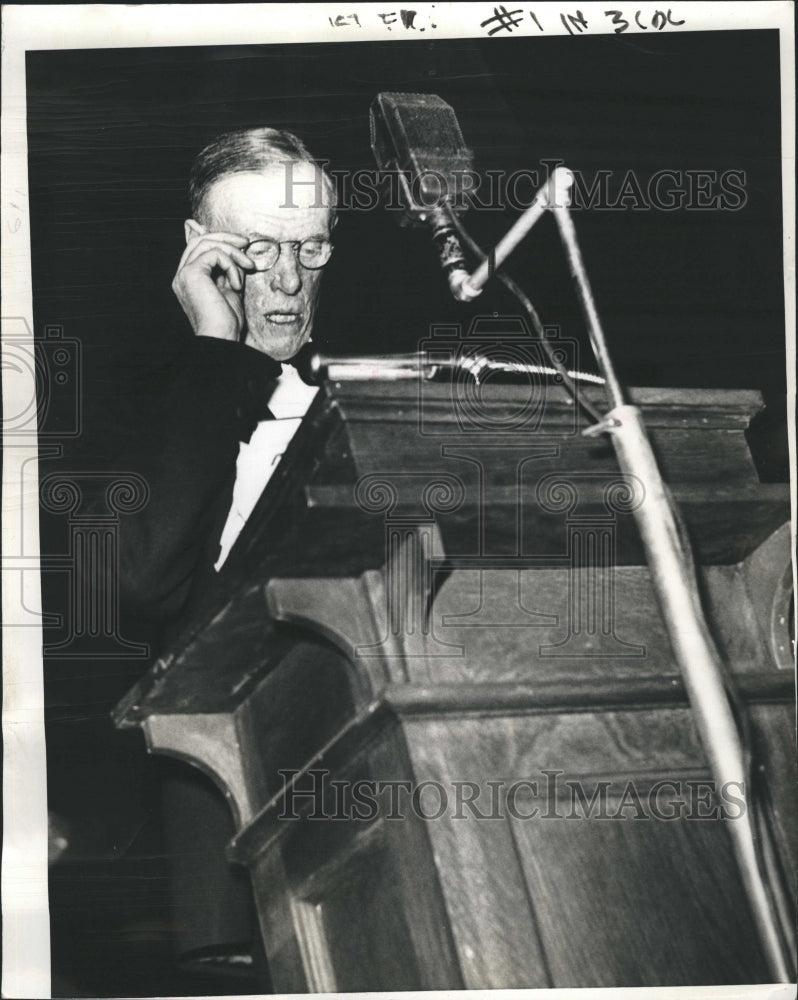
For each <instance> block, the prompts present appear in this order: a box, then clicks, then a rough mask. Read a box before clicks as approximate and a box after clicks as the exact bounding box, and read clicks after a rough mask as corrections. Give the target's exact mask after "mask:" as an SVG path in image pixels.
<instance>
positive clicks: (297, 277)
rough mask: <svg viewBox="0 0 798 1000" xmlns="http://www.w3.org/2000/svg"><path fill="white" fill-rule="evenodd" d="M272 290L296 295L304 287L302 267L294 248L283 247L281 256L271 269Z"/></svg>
mask: <svg viewBox="0 0 798 1000" xmlns="http://www.w3.org/2000/svg"><path fill="white" fill-rule="evenodd" d="M271 273H272V281H271V284H272V288H273V289H274V290H275V291H279V292H284V293H285V294H286V295H296V293H297V292H298V291H299V289H300V288H301V287H302V265H301V264H300V263H299V261H298V260H297V256H296V253H295V252H294V248H293V247H291V246H283V247H281V252H280V256H279V257H278V258H277V261H276V262H275V264H274V267H272V269H271Z"/></svg>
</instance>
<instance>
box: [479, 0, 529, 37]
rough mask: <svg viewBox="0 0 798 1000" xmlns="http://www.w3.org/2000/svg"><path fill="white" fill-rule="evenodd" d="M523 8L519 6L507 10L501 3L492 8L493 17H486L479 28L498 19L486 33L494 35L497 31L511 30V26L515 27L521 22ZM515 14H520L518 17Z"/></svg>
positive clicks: (485, 26)
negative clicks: (494, 25) (493, 26)
mask: <svg viewBox="0 0 798 1000" xmlns="http://www.w3.org/2000/svg"><path fill="white" fill-rule="evenodd" d="M523 13H524V12H523V10H522V9H521V8H520V7H519V8H518V10H511V11H508V10H507V8H506V7H505V6H503V5H501V4H500V5H499V6H498V7H494V8H493V17H489V18H487V19H486V20H485V21H483V22H482V23H481V24H480V28H487V26H488V25H489V24H493V22H494V21H498V24H497V25H496V27H495V28H491V30H490V31H489V32H488V35H495V34H496V33H497V32H498V31H507V32H512V30H513V28H517V27H518V25H519V24H520V23H521V20H522V18H523ZM516 15H521V16H520V17H518V16H516Z"/></svg>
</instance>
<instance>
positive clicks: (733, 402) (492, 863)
mask: <svg viewBox="0 0 798 1000" xmlns="http://www.w3.org/2000/svg"><path fill="white" fill-rule="evenodd" d="M533 390H534V391H533ZM585 391H586V392H587V393H589V394H592V393H593V392H594V390H593V389H589V390H585ZM630 399H631V401H632V402H635V403H636V404H637V405H639V406H640V407H641V408H642V410H643V413H644V417H645V419H646V422H647V426H648V428H649V432H650V435H651V438H652V442H653V444H654V447H655V450H656V451H657V454H658V457H659V459H660V462H661V467H662V470H663V474H664V476H665V479H666V481H667V482H668V484H669V485H670V487H671V489H672V492H673V494H674V496H675V498H676V500H677V501H678V502H679V504H680V506H681V509H682V511H683V514H684V517H685V520H686V522H687V525H688V529H689V532H690V535H691V538H692V541H693V545H694V551H695V553H696V559H697V562H698V564H699V566H698V569H699V576H700V582H701V586H702V588H703V593H704V598H705V606H706V609H707V611H708V615H709V620H710V623H711V627H712V629H713V632H714V635H715V638H716V640H717V642H718V644H719V646H720V648H721V650H722V652H723V654H724V656H725V659H726V662H727V663H728V664H729V666H730V668H731V670H732V671H733V673H734V674H735V675H736V679H737V682H738V685H739V688H740V690H741V692H742V694H743V696H744V698H745V700H746V701H747V703H748V705H749V706H750V713H751V718H752V722H753V733H754V744H755V752H756V759H757V763H758V771H757V774H758V775H759V777H761V778H762V779H764V780H763V784H765V785H766V787H767V790H768V792H769V798H768V802H769V805H768V808H769V810H770V819H771V822H772V825H773V828H774V830H775V835H776V839H777V843H778V848H779V851H780V855H781V863H782V865H783V867H784V869H785V871H786V872H788V873H789V876H790V877H792V875H793V873H794V869H795V863H794V859H795V850H794V843H793V841H792V839H791V838H792V837H793V836H794V834H795V832H796V831H798V808H796V794H795V792H796V778H795V765H794V761H795V750H794V746H793V731H794V698H793V690H794V676H793V667H792V653H791V649H790V636H789V617H790V600H791V587H792V584H791V571H790V549H791V545H790V537H789V525H788V524H787V523H786V522H787V521H788V519H789V500H788V490H787V487H786V486H781V485H766V484H761V483H760V482H759V480H758V477H757V474H756V471H755V468H754V465H753V463H752V460H751V457H750V454H749V451H748V448H747V444H746V439H745V430H746V428H747V426H748V423H749V420H750V417H751V416H752V415H753V414H754V413H755V412H756V410H757V409H758V408H760V406H761V401H760V399H759V396H758V394H757V393H754V392H747V391H735V392H728V391H715V390H711V391H710V390H707V391H692V390H691V391H687V390H654V389H638V390H632V391H631V392H630ZM595 400H596V402H597V403H598V404H599V405H600V403H601V400H602V393H601V390H599V389H596V390H595ZM638 485H639V484H636V483H635V482H634V481H632V480H630V479H629V478H628V477H627V478H624V477H623V476H621V474H620V473H619V472H618V470H617V466H616V464H615V460H614V457H613V454H612V451H611V448H610V446H609V444H608V443H607V442H606V441H603V440H600V439H599V440H597V439H591V440H589V439H586V438H584V437H582V436H581V435H580V433H579V427H578V425H577V419H576V415H575V413H574V408H573V406H572V405H571V403H570V401H569V399H568V397H567V396H566V394H565V393H564V392H563V391H562V389H561V388H559V387H556V386H553V387H552V386H549V387H546V386H537V387H532V390H531V389H530V386H529V385H526V384H524V385H508V384H505V385H500V386H493V384H492V383H487V384H486V385H485V386H484V387H483V390H482V391H481V392H480V393H476V394H475V393H474V390H473V389H470V388H469V387H468V386H466V385H462V386H461V385H459V384H446V385H443V384H436V383H433V382H429V383H420V384H416V383H402V382H396V383H384V382H383V383H367V382H350V383H343V384H336V383H331V384H328V385H326V386H325V387H324V388H323V389H322V390H321V391H320V393H319V395H318V397H317V398H316V400H315V402H314V404H313V406H312V408H311V410H310V411H309V413H308V415H307V417H306V418H305V421H304V422H303V425H302V427H301V428H300V430H299V432H298V434H297V436H296V437H295V438H294V440H293V442H292V443H291V446H290V448H289V450H288V452H287V453H286V455H285V456H284V458H283V460H282V462H281V464H280V466H279V468H278V470H277V472H276V474H275V476H274V477H273V479H272V481H271V482H270V483H269V486H268V487H267V489H266V491H265V493H264V495H263V497H262V498H261V500H260V502H259V505H258V506H257V508H256V510H255V512H254V514H253V515H252V517H251V519H250V521H249V523H248V524H247V528H246V530H245V532H244V534H243V535H242V537H241V538H240V539H239V542H238V543H237V545H236V548H235V549H234V550H233V553H232V555H231V557H230V559H229V560H228V563H227V564H226V565H225V567H224V569H223V571H222V572H221V573H220V574H219V577H218V580H217V581H216V585H215V588H214V590H213V591H212V592H211V593H208V594H207V595H206V598H205V600H204V603H203V605H202V606H201V607H199V608H197V609H196V610H195V612H194V613H193V615H192V617H191V620H190V621H189V623H188V624H187V626H186V628H185V629H184V631H183V633H182V635H181V638H180V640H179V641H178V642H176V643H175V644H174V645H173V646H172V648H171V649H170V650H169V651H168V652H167V653H166V654H165V655H164V656H163V657H162V658H161V659H160V660H159V661H158V662H157V663H156V664H155V665H154V667H153V668H152V669H151V671H150V672H149V674H148V675H147V676H146V677H145V678H144V679H143V680H142V682H141V683H140V684H139V685H137V687H136V688H135V689H134V690H132V691H131V692H130V693H129V695H128V696H127V698H126V699H125V700H124V701H123V703H122V704H120V706H119V707H118V709H117V714H116V721H117V724H118V725H120V726H141V727H142V728H143V730H144V732H145V734H146V739H147V742H148V746H149V749H150V750H151V751H152V752H155V753H162V754H169V755H172V756H176V757H180V758H183V759H184V760H186V761H189V762H191V763H192V764H194V765H196V766H197V767H199V768H201V769H202V770H203V771H205V772H206V773H208V774H209V775H211V777H213V779H214V780H215V781H216V782H217V784H218V785H219V786H220V787H221V788H222V789H223V791H224V793H225V795H226V796H227V798H228V800H229V803H230V806H231V809H232V810H233V814H234V817H235V823H236V829H237V833H236V836H235V838H234V840H233V841H232V843H231V845H230V848H229V855H230V858H231V859H233V860H235V861H237V862H241V863H243V864H245V865H246V866H248V868H249V870H250V873H251V876H252V880H253V885H254V891H255V898H256V902H257V907H258V913H259V920H260V927H261V931H262V935H263V941H264V945H265V950H266V954H267V957H268V960H269V964H270V968H271V973H272V977H273V981H274V988H275V990H276V991H278V992H293V991H300V992H306V991H310V992H313V991H362V990H391V991H393V990H404V989H457V988H463V987H466V988H479V989H484V988H513V987H546V986H556V987H566V986H577V987H586V986H618V987H620V986H644V985H653V986H666V985H680V984H720V983H756V982H765V981H768V978H769V977H768V973H767V970H766V968H765V965H764V961H763V959H762V956H761V953H760V950H759V945H758V943H757V939H756V935H755V931H754V927H753V924H752V920H751V917H750V914H749V910H748V906H747V903H746V900H745V897H744V895H743V892H742V888H741V886H740V883H739V878H738V875H737V872H736V868H735V864H734V861H733V858H732V854H731V847H730V841H729V837H728V831H727V829H726V825H727V824H728V823H730V822H733V821H734V815H736V813H735V807H734V794H733V793H734V790H717V789H716V790H714V792H713V790H712V788H711V786H710V784H709V779H710V774H709V769H708V765H707V762H706V758H705V755H704V752H703V750H702V748H701V746H700V744H699V742H698V737H697V734H696V730H695V728H694V725H693V722H692V719H691V713H690V710H689V708H688V707H687V703H686V698H685V693H684V689H683V686H682V683H681V680H680V677H679V675H678V669H677V667H676V665H675V662H674V660H673V657H672V654H671V652H670V648H669V643H668V639H667V635H666V632H665V629H664V625H663V622H662V619H661V616H660V613H659V610H658V608H657V606H656V602H655V599H654V594H653V591H652V588H651V583H650V579H649V573H648V569H647V567H646V565H645V563H644V560H643V556H642V551H641V546H640V543H639V539H638V536H637V531H636V528H635V524H634V521H633V517H632V514H631V512H632V510H633V508H634V506H635V505H636V504H638V503H645V497H644V496H642V495H640V491H639V489H638ZM721 806H722V807H724V808H725V809H726V812H727V817H726V818H723V819H721V818H718V815H717V814H718V809H719V807H721ZM793 891H794V887H793Z"/></svg>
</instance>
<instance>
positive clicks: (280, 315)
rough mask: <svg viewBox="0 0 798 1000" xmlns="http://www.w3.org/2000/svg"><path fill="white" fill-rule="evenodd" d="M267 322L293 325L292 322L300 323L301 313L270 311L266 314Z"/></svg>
mask: <svg viewBox="0 0 798 1000" xmlns="http://www.w3.org/2000/svg"><path fill="white" fill-rule="evenodd" d="M264 315H265V317H266V322H267V323H273V324H274V325H275V326H291V324H292V323H298V322H299V319H300V316H301V315H302V314H301V313H298V312H270V313H265V314H264Z"/></svg>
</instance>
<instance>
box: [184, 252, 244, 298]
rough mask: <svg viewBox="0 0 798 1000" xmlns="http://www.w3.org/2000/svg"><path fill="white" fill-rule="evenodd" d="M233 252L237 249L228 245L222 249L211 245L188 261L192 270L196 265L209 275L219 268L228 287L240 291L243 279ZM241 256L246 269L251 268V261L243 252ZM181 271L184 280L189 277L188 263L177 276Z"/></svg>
mask: <svg viewBox="0 0 798 1000" xmlns="http://www.w3.org/2000/svg"><path fill="white" fill-rule="evenodd" d="M228 251H229V252H228ZM234 253H236V254H237V253H239V251H235V250H232V249H231V248H229V247H228V248H226V249H224V250H223V249H222V248H221V247H211V248H210V249H207V250H205V251H203V252H202V253H200V254H199V255H198V256H197V257H195V258H194V259H193V260H192V261H190V262H189V263H190V264H191V265H193V267H192V268H191V269H192V270H193V269H194V267H196V268H197V269H198V270H200V271H201V272H202V273H203V274H205V275H210V274H211V272H212V271H213V270H214V268H220V269H221V270H222V271H223V272H224V273H225V275H226V276H227V280H228V281H229V283H230V287H231V288H233V289H235V291H237V292H240V291H241V290H242V289H243V287H244V279H243V275H242V273H241V268H240V267H239V264H238V260H237V259H234V258H233V254H234ZM241 256H243V257H245V259H246V260H247V262H248V264H249V267H248V270H251V267H252V261H250V260H249V258H248V257H246V255H245V254H241ZM181 273H182V278H183V280H184V281H186V280H187V279H188V278H189V267H188V264H187V265H184V266H183V267H182V268H181V269H180V271H179V272H178V276H181ZM203 280H204V279H203Z"/></svg>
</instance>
